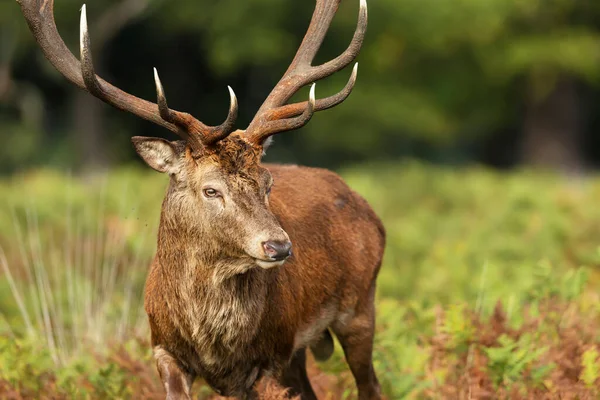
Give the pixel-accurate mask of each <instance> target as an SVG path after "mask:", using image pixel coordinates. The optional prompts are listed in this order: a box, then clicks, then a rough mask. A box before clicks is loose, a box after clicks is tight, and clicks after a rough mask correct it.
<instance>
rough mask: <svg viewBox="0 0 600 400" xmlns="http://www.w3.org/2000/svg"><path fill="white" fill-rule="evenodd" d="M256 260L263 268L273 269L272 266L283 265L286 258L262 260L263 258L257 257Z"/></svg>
mask: <svg viewBox="0 0 600 400" xmlns="http://www.w3.org/2000/svg"><path fill="white" fill-rule="evenodd" d="M254 262H255V263H256V265H258V266H259V267H261V268H263V269H271V268H275V267H280V266H282V265H283V263H285V259H284V260H261V259H258V258H255V259H254Z"/></svg>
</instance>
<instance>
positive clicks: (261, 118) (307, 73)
mask: <svg viewBox="0 0 600 400" xmlns="http://www.w3.org/2000/svg"><path fill="white" fill-rule="evenodd" d="M340 1H341V0H317V4H316V7H315V11H314V13H313V17H312V20H311V23H310V26H309V28H308V30H307V32H306V35H305V37H304V39H303V40H302V43H301V45H300V48H299V49H298V52H297V53H296V56H295V57H294V59H293V60H292V63H291V64H290V66H289V68H288V70H287V71H286V72H285V74H284V75H283V77H282V78H281V80H280V81H279V83H278V84H277V85H276V86H275V88H274V89H273V90H272V91H271V93H270V94H269V96H268V97H267V99H266V100H265V101H264V103H263V104H262V106H261V107H260V109H259V110H258V112H257V114H256V116H255V117H254V119H253V120H252V122H251V123H250V125H249V126H248V129H247V130H246V133H245V136H246V138H247V140H248V141H250V142H253V143H256V144H259V145H260V144H262V143H263V142H264V141H265V139H266V138H267V137H269V136H271V135H273V134H275V133H278V132H284V131H287V130H291V129H296V124H294V123H284V122H282V121H281V120H283V119H286V118H291V117H295V116H297V115H299V114H302V113H303V112H304V110H305V109H306V108H307V107H309V104H310V102H308V103H307V102H301V103H295V104H288V105H285V103H286V102H287V101H288V100H289V99H290V98H291V97H292V96H293V95H294V93H295V92H297V91H298V90H299V89H300V88H302V87H303V86H305V85H307V84H309V83H312V82H315V81H318V80H320V79H323V78H325V77H327V76H330V75H332V74H333V73H335V72H337V71H339V70H341V69H343V68H345V67H346V66H347V65H349V64H350V63H351V62H352V61H353V60H354V59H355V58H356V57H357V55H358V53H359V51H360V48H361V46H362V43H363V41H364V37H365V34H366V30H367V19H368V13H367V2H366V0H360V11H359V17H358V22H357V27H356V30H355V32H354V35H353V37H352V41H351V42H350V45H349V46H348V48H347V49H346V50H345V51H344V52H343V53H342V54H340V55H339V56H338V57H336V58H335V59H333V60H330V61H328V62H326V63H324V64H321V65H318V66H312V62H313V60H314V58H315V56H316V54H317V52H318V50H319V48H320V47H321V45H322V43H323V40H324V38H325V35H326V33H327V31H328V29H329V26H330V25H331V22H332V20H333V17H334V15H335V13H336V11H337V9H338V7H339V3H340ZM357 72H358V64H357V65H355V66H354V69H353V71H352V75H351V76H350V80H349V81H348V83H347V84H346V86H345V87H344V89H342V90H341V91H340V92H339V93H337V94H335V95H333V96H329V97H327V98H324V99H320V100H318V101H317V102H316V103H315V105H314V107H313V110H312V112H315V111H321V110H325V109H328V108H331V107H334V106H336V105H338V104H340V103H341V102H343V101H344V100H345V99H346V98H347V97H348V96H349V95H350V93H351V92H352V89H353V88H354V85H355V83H356V77H357ZM298 118H299V117H298ZM302 125H304V124H302ZM302 125H300V126H302Z"/></svg>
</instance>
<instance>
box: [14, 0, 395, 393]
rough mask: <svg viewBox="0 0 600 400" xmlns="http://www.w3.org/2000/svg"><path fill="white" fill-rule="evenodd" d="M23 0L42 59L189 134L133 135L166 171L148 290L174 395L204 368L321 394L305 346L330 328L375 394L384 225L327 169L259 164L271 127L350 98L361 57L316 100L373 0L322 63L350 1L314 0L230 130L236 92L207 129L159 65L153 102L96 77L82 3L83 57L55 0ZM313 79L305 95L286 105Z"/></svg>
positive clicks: (289, 126)
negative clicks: (299, 33) (273, 76)
mask: <svg viewBox="0 0 600 400" xmlns="http://www.w3.org/2000/svg"><path fill="white" fill-rule="evenodd" d="M17 1H18V2H19V3H20V5H21V9H22V11H23V14H24V16H25V19H26V21H27V23H28V24H29V27H30V30H31V31H32V33H33V35H34V37H35V39H36V40H37V42H38V43H39V45H40V47H41V48H42V50H43V52H44V54H45V55H46V58H48V60H49V61H50V62H51V63H52V64H53V65H54V66H55V67H56V68H57V69H58V70H59V71H60V72H61V73H62V74H63V75H64V76H65V77H66V78H67V79H68V80H70V81H71V82H72V83H74V84H75V85H77V86H79V87H80V88H82V89H85V90H87V91H88V92H89V93H91V94H92V95H94V96H96V97H98V98H99V99H101V100H102V101H104V102H106V103H108V104H111V105H112V106H114V107H116V108H118V109H121V110H124V111H128V112H131V113H133V114H134V115H137V116H139V117H141V118H144V119H146V120H148V121H151V122H154V123H156V124H158V125H160V126H162V127H165V128H167V129H169V130H170V131H172V132H173V133H175V134H177V135H178V136H180V137H181V139H183V140H181V141H176V142H169V141H167V140H164V139H158V138H144V137H134V138H133V144H134V146H135V149H136V151H137V152H138V154H139V155H140V156H141V157H142V158H143V159H144V161H145V162H146V163H147V164H148V165H149V166H150V167H151V168H153V169H155V170H156V171H158V172H161V173H165V174H167V175H168V176H169V179H170V185H169V189H168V191H167V193H166V195H165V199H164V201H163V207H162V213H161V221H160V226H159V233H158V246H157V254H156V257H155V259H154V263H153V265H152V268H151V271H150V274H149V276H148V279H147V284H146V292H145V295H146V298H145V307H146V311H147V313H148V317H149V322H150V330H151V334H152V345H153V347H154V355H155V358H156V362H157V368H158V372H159V374H160V376H161V379H162V381H163V384H164V387H165V390H166V392H167V398H168V399H188V398H190V389H191V385H192V383H193V381H194V379H195V378H196V377H202V378H204V379H205V380H206V381H207V382H208V383H209V384H210V385H211V386H212V387H213V388H214V389H215V390H216V391H218V392H219V393H221V394H224V395H231V396H237V397H242V398H256V397H257V396H258V394H257V392H256V391H255V390H254V387H255V383H256V382H257V380H259V379H260V378H261V377H266V378H272V379H275V380H276V381H277V382H279V383H280V384H282V385H283V386H285V387H290V388H291V389H292V394H299V395H301V396H302V398H303V399H315V398H316V397H315V394H314V392H313V391H312V388H311V386H310V382H309V380H308V377H307V374H306V349H307V348H308V347H310V348H311V350H312V351H313V353H314V354H315V356H316V357H317V358H318V359H324V358H327V357H328V356H329V355H331V352H332V350H333V342H332V337H331V334H330V330H331V331H333V333H335V335H336V336H337V338H338V339H339V341H340V343H341V345H342V347H343V348H344V353H345V355H346V360H347V361H348V364H349V366H350V369H351V371H352V374H353V375H354V378H355V380H356V384H357V387H358V396H359V399H360V400H367V399H369V400H373V399H379V398H380V393H379V392H380V389H379V384H378V383H377V378H376V376H375V371H374V369H373V363H372V350H373V335H374V326H375V306H374V295H375V279H376V277H377V272H378V270H379V267H380V265H381V259H382V257H383V249H384V236H385V235H384V229H383V226H382V224H381V222H380V221H379V219H378V218H377V216H376V215H375V213H374V212H373V211H372V210H371V208H370V207H369V205H368V204H367V203H366V201H365V200H363V199H362V198H361V197H360V196H359V195H357V194H356V193H354V192H353V191H352V190H350V189H349V188H348V186H346V184H345V183H344V182H343V181H342V180H341V178H339V177H338V176H337V175H335V174H334V173H332V172H328V171H325V170H321V169H313V168H304V167H294V166H276V165H271V166H265V165H262V164H261V157H262V155H263V154H264V152H265V150H266V149H267V148H268V146H269V144H270V140H269V139H270V137H271V136H272V135H274V134H277V133H281V132H285V131H290V130H293V129H297V128H300V127H302V126H304V125H305V124H306V123H308V122H309V121H310V119H311V118H312V117H313V115H314V114H315V112H317V111H321V110H325V109H328V108H331V107H334V106H336V105H338V104H340V103H341V102H343V101H344V100H345V99H346V98H347V97H348V96H349V95H350V93H351V91H352V89H353V87H354V85H355V83H356V77H357V67H358V64H356V65H355V66H354V69H353V70H352V74H351V76H350V79H349V81H348V83H347V84H346V86H345V87H344V88H343V89H342V90H341V91H340V92H339V93H337V94H335V95H333V96H329V97H326V98H323V99H318V100H317V99H316V97H315V84H314V82H315V81H317V80H319V79H323V78H325V77H327V76H329V75H332V74H333V73H335V72H337V71H340V70H341V69H343V68H345V67H346V66H348V65H350V63H352V62H353V60H354V59H355V58H356V57H357V55H358V52H359V50H360V48H361V46H362V42H363V40H364V36H365V32H366V27H367V4H366V0H360V11H359V19H358V23H357V28H356V31H355V32H354V36H353V38H352V41H351V42H350V45H349V46H348V48H347V49H346V50H345V51H344V52H343V53H342V54H340V55H339V56H338V57H336V58H334V59H333V60H330V61H328V62H325V63H323V64H321V65H316V66H315V65H313V61H314V58H315V56H316V54H317V51H318V50H319V48H320V46H321V44H322V42H323V40H324V38H325V35H326V33H327V30H328V28H329V26H330V24H331V22H332V20H333V17H334V15H335V13H336V11H337V9H338V6H339V4H340V1H341V0H316V6H315V11H314V13H313V17H312V20H311V23H310V26H309V28H308V31H307V33H306V36H305V37H304V39H303V41H302V43H301V44H300V48H299V49H298V51H297V53H296V56H295V57H294V59H293V60H292V62H291V64H290V66H289V68H288V70H287V71H286V72H285V74H284V75H283V77H282V78H281V80H280V81H279V83H278V84H277V85H276V86H275V88H274V89H273V90H272V91H271V93H270V94H269V95H268V97H267V98H266V99H265V101H264V103H263V104H262V106H261V107H260V109H259V110H258V112H257V114H256V115H255V117H254V118H253V120H252V121H251V123H250V124H249V126H248V127H247V129H246V130H234V125H235V121H236V117H237V111H238V104H237V99H236V97H235V94H234V93H233V90H232V89H231V88H229V91H230V96H231V103H230V107H229V113H228V115H227V118H226V120H225V122H223V124H221V125H219V126H207V125H205V124H203V123H202V122H200V121H199V120H197V119H195V118H194V117H192V116H191V115H190V114H187V113H183V112H180V111H175V110H173V109H171V108H169V106H168V104H167V99H166V96H165V91H164V88H163V85H162V83H161V81H160V79H159V76H158V72H157V71H156V69H155V70H154V79H155V84H156V92H157V102H156V103H152V102H149V101H146V100H143V99H140V98H138V97H136V96H133V95H131V94H129V93H126V92H124V91H122V90H120V89H118V88H116V87H114V86H113V85H111V84H110V83H108V82H106V81H104V80H102V79H101V78H99V77H98V76H97V75H96V74H95V72H94V65H93V61H92V52H91V44H90V37H89V33H88V28H87V17H86V8H85V5H84V6H83V7H82V13H81V24H80V26H81V29H80V61H78V60H77V59H76V58H75V56H74V55H73V54H72V53H71V52H70V51H69V49H68V48H67V46H66V45H65V43H64V42H63V40H62V38H61V37H60V35H59V33H58V30H57V28H56V24H55V22H54V15H53V8H54V1H53V0H17ZM309 84H312V87H311V90H310V96H309V100H308V101H305V102H300V103H293V104H287V102H288V101H289V100H290V98H291V97H292V96H293V95H294V93H296V92H297V91H298V90H300V89H301V88H302V87H304V86H306V85H309ZM274 183H275V185H274V186H273V184H274ZM292 246H293V255H292Z"/></svg>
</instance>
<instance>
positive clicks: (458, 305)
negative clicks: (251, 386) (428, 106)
mask: <svg viewBox="0 0 600 400" xmlns="http://www.w3.org/2000/svg"><path fill="white" fill-rule="evenodd" d="M341 173H342V175H343V176H344V177H345V178H346V180H347V181H348V183H349V184H350V185H351V186H352V187H353V188H354V189H355V190H357V191H358V192H360V193H361V194H362V195H364V196H365V197H366V198H367V199H368V200H369V201H370V203H371V204H372V206H373V207H374V208H375V209H376V211H377V212H378V214H379V215H380V216H381V217H382V219H383V221H384V223H385V225H386V228H387V232H388V246H387V253H386V258H385V261H384V266H383V268H382V271H381V275H380V279H379V281H378V282H379V292H378V334H377V336H376V344H375V362H376V368H377V371H378V374H379V377H380V381H381V383H382V387H383V389H384V392H385V393H386V395H387V397H388V398H389V399H402V398H468V397H469V396H471V398H484V397H486V396H492V397H494V396H495V397H499V398H517V399H518V398H532V399H533V398H535V399H538V398H558V397H563V398H580V399H585V398H596V397H597V396H598V395H600V358H599V353H600V336H599V335H598V332H600V301H599V300H600V298H599V297H600V296H599V294H598V293H599V291H598V285H599V284H600V273H599V272H600V269H599V267H600V251H599V246H600V208H599V207H598V206H597V202H598V198H600V180H598V179H594V178H591V179H588V180H581V181H568V180H565V179H564V178H559V177H558V176H554V175H548V174H541V173H535V172H530V171H520V172H518V173H510V174H500V173H497V172H492V171H488V170H485V169H482V168H463V169H455V170H449V169H441V168H437V167H431V166H424V165H421V164H417V163H404V164H400V165H373V166H363V167H362V168H351V169H347V170H344V171H341ZM166 184H167V182H166V178H165V177H164V176H160V175H158V174H156V173H152V172H140V171H138V170H136V169H127V168H123V169H120V170H117V171H113V172H111V173H109V174H107V175H102V176H98V177H95V178H88V179H86V180H83V179H80V178H77V179H74V178H69V177H67V176H64V175H62V174H59V173H56V172H52V171H34V172H29V173H24V174H21V175H18V176H14V177H12V178H10V179H5V180H3V181H0V194H1V196H0V249H1V251H0V266H1V267H2V269H3V273H2V275H0V287H1V288H2V290H3V292H2V293H4V295H3V296H1V297H0V312H1V314H2V319H1V320H0V332H1V334H0V393H7V394H13V395H15V396H23V397H26V398H31V397H33V398H40V397H52V398H130V397H132V396H133V395H134V394H135V395H139V394H140V393H143V394H144V395H147V396H151V395H153V394H154V395H156V394H157V393H158V394H159V395H160V393H162V388H161V385H160V382H159V381H158V376H157V374H156V372H155V371H154V365H153V364H154V363H153V361H152V357H151V354H150V349H149V346H148V343H147V341H148V329H147V326H146V320H145V315H144V313H143V310H142V308H141V296H142V288H143V283H144V278H145V275H146V271H147V268H148V265H149V263H150V260H151V257H152V255H153V251H154V241H155V232H156V227H157V223H158V217H159V211H160V201H161V199H162V193H163V192H164V190H165V187H166ZM310 370H311V375H312V376H313V381H314V382H315V383H316V384H315V387H316V388H317V391H319V393H320V395H321V398H326V397H325V392H327V393H329V394H330V395H331V397H330V398H334V399H337V398H354V396H355V393H354V389H353V382H352V378H351V376H350V374H349V372H348V371H347V367H346V365H345V363H344V361H343V355H342V353H341V350H340V348H339V346H337V347H336V352H335V354H334V357H332V359H331V360H329V361H327V362H326V363H324V364H315V363H311V366H310ZM320 372H324V373H320ZM196 392H197V393H198V395H199V396H200V397H201V398H206V397H208V396H210V391H208V390H207V389H206V388H205V387H203V386H202V384H201V383H199V384H198V386H197V389H196Z"/></svg>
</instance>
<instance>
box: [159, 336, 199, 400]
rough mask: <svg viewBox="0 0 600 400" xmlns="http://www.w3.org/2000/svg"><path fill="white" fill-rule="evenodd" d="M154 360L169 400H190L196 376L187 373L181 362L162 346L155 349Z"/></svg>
mask: <svg viewBox="0 0 600 400" xmlns="http://www.w3.org/2000/svg"><path fill="white" fill-rule="evenodd" d="M154 358H155V359H156V368H157V369H158V374H159V375H160V379H161V380H162V382H163V385H164V387H165V391H166V392H167V400H190V399H191V395H190V392H191V389H192V383H193V382H194V375H193V374H190V373H188V372H186V371H185V369H184V368H183V367H182V366H181V364H180V363H179V361H177V359H176V358H175V357H173V355H172V354H171V353H169V352H168V351H166V350H165V349H163V348H162V347H161V346H156V347H154Z"/></svg>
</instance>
